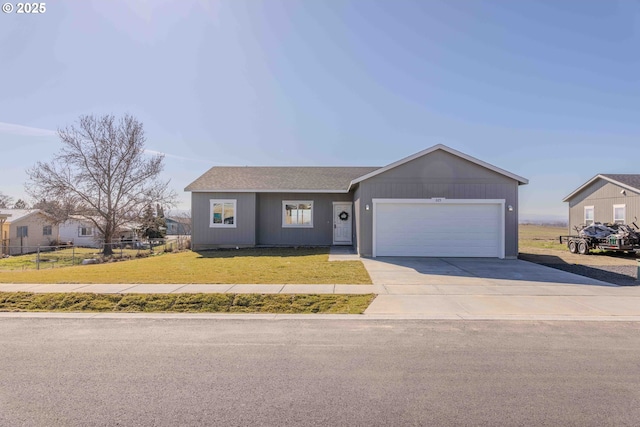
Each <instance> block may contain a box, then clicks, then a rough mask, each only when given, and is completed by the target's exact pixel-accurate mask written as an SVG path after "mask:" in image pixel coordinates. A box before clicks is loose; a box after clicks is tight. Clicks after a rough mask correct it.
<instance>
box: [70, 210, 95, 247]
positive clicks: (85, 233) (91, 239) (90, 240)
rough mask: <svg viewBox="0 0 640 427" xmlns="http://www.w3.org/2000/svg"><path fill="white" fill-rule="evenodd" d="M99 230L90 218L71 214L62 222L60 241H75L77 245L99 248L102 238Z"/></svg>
mask: <svg viewBox="0 0 640 427" xmlns="http://www.w3.org/2000/svg"><path fill="white" fill-rule="evenodd" d="M98 234H99V233H98V230H97V228H96V227H95V225H94V224H93V222H91V221H90V220H88V219H86V218H83V217H80V216H71V217H70V218H69V219H68V220H66V221H65V222H64V223H62V224H60V241H61V242H69V243H73V244H74V245H75V246H84V247H89V248H99V247H100V246H101V240H100V237H99V235H98Z"/></svg>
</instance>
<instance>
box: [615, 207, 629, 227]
mask: <svg viewBox="0 0 640 427" xmlns="http://www.w3.org/2000/svg"><path fill="white" fill-rule="evenodd" d="M616 208H622V209H624V211H623V212H622V214H623V216H622V223H623V224H624V223H625V221H626V220H627V205H613V222H614V224H615V222H616V221H618V220H616Z"/></svg>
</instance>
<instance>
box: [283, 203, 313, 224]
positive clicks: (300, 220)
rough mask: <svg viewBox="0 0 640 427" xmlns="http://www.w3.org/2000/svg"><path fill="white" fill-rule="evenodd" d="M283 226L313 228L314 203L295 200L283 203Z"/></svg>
mask: <svg viewBox="0 0 640 427" xmlns="http://www.w3.org/2000/svg"><path fill="white" fill-rule="evenodd" d="M282 226H283V227H306V228H313V202H312V201H293V200H285V201H283V202H282Z"/></svg>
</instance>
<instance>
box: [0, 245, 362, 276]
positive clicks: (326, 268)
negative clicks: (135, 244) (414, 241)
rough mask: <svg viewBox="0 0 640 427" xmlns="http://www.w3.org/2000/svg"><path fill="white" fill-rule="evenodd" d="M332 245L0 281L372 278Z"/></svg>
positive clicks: (186, 255)
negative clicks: (335, 256) (332, 251)
mask: <svg viewBox="0 0 640 427" xmlns="http://www.w3.org/2000/svg"><path fill="white" fill-rule="evenodd" d="M328 258H329V249H328V248H298V249H296V248H281V249H272V248H270V249H240V250H224V251H204V252H191V251H188V252H180V253H169V254H163V255H157V256H154V257H149V258H143V259H135V260H131V261H124V262H115V263H105V264H98V265H83V266H73V267H63V268H52V269H47V270H40V271H6V272H0V283H198V284H204V283H207V284H371V278H370V277H369V274H368V273H367V271H366V270H365V268H364V266H363V265H362V262H360V261H340V262H329V259H328Z"/></svg>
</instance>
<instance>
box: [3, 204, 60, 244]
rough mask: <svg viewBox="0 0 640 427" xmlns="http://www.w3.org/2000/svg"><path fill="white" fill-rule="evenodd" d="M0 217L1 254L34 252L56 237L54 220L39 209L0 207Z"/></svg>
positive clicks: (56, 227)
mask: <svg viewBox="0 0 640 427" xmlns="http://www.w3.org/2000/svg"><path fill="white" fill-rule="evenodd" d="M0 218H6V219H4V220H2V221H0V222H1V223H2V230H1V235H2V245H1V246H2V254H3V255H18V254H21V253H30V252H36V251H37V250H38V246H41V247H42V246H49V245H51V244H52V243H54V242H55V241H56V239H57V237H58V226H57V225H56V224H55V221H54V220H53V219H52V218H51V217H50V216H49V215H47V214H46V213H44V212H42V211H41V210H39V209H32V210H25V209H0Z"/></svg>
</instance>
